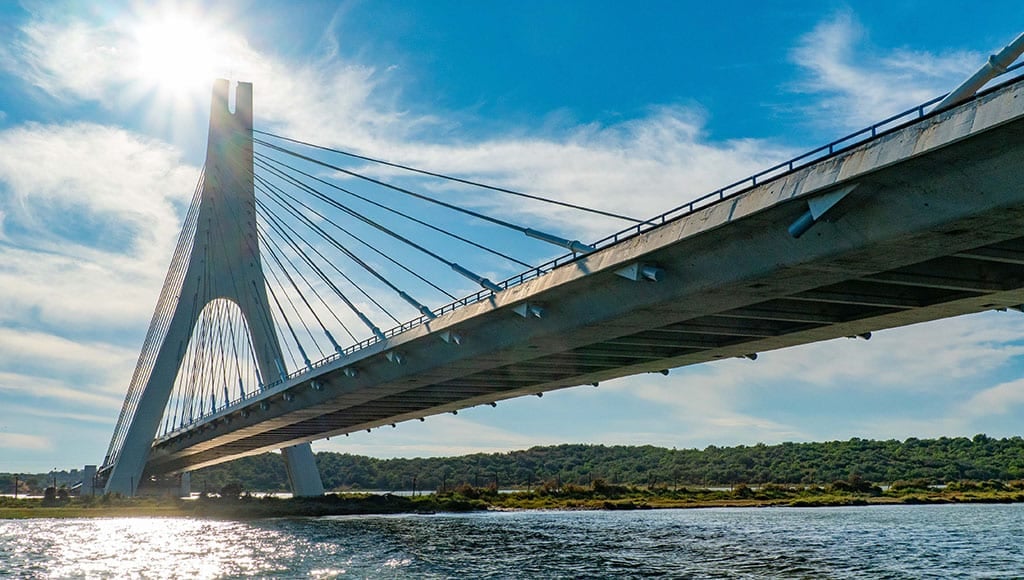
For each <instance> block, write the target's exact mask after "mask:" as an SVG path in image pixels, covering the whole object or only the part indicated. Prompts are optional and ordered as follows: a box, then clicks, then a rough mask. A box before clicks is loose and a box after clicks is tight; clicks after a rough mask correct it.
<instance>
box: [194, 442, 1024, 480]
mask: <svg viewBox="0 0 1024 580" xmlns="http://www.w3.org/2000/svg"><path fill="white" fill-rule="evenodd" d="M317 463H318V464H319V466H320V471H321V474H322V476H323V481H324V486H325V487H326V488H327V489H353V490H360V489H374V490H378V489H379V490H407V489H412V488H413V487H415V488H416V489H420V490H434V489H438V488H441V487H446V488H452V487H455V486H458V485H461V484H463V483H468V484H470V485H474V486H478V487H480V486H489V485H492V484H495V483H496V484H497V485H498V487H501V488H512V487H522V488H525V487H528V486H536V485H538V484H540V483H543V482H545V481H551V480H554V481H560V482H562V483H577V484H581V485H585V484H587V483H589V482H590V481H591V480H593V479H598V478H600V479H603V480H605V481H607V482H608V483H612V484H633V485H667V486H675V485H689V486H694V485H698V486H716V485H735V484H739V483H746V484H760V483H769V482H771V483H808V484H809V483H817V484H824V483H831V482H833V481H836V480H841V479H848V478H850V477H851V476H854V475H856V476H860V477H861V478H863V479H865V480H867V481H872V482H875V483H882V484H886V483H892V482H893V481H898V480H911V479H927V480H929V481H931V482H933V483H945V482H950V481H959V480H989V479H997V480H1004V481H1005V480H1015V479H1024V439H1021V438H1020V437H1012V438H1009V439H993V438H991V437H988V436H986V435H976V436H974V437H973V438H972V439H968V438H966V437H955V438H948V437H942V438H939V439H915V438H911V439H907V440H906V441H896V440H889V441H872V440H865V439H857V438H854V439H850V440H849V441H829V442H825V443H783V444H781V445H764V444H758V445H753V446H745V445H740V446H737V447H715V446H711V447H708V448H706V449H704V450H698V449H678V450H677V449H665V448H661V447H652V446H649V445H645V446H640V447H628V446H618V445H617V446H605V445H556V446H551V447H534V448H531V449H528V450H526V451H513V452H510V453H492V454H475V455H466V456H462V457H443V458H426V459H374V458H371V457H363V456H359V455H349V454H343V453H319V454H317ZM232 482H239V483H241V484H242V485H243V487H244V488H245V489H249V490H258V491H274V490H285V489H287V478H286V475H285V471H284V464H283V462H282V460H281V457H280V455H277V454H272V453H267V454H264V455H258V456H254V457H246V458H242V459H239V460H237V461H233V462H231V463H226V464H223V465H217V466H213V467H209V468H206V469H202V470H199V471H197V472H195V473H194V474H193V476H192V488H193V490H195V491H202V490H203V489H204V488H205V489H208V490H210V491H215V490H218V489H220V488H221V487H222V486H223V485H225V484H227V483H232ZM414 482H415V483H414Z"/></svg>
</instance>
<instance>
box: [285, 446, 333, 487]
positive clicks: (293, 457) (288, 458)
mask: <svg viewBox="0 0 1024 580" xmlns="http://www.w3.org/2000/svg"><path fill="white" fill-rule="evenodd" d="M281 455H282V456H283V457H284V466H285V469H286V470H287V471H288V483H289V484H290V485H291V488H292V495H294V496H298V497H309V496H317V495H323V494H324V484H323V482H322V481H321V480H320V471H319V470H318V469H317V467H316V456H315V455H313V449H312V448H311V447H310V445H309V443H303V444H301V445H293V446H291V447H286V448H284V449H282V450H281Z"/></svg>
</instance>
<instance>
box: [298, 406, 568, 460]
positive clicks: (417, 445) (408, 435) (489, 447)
mask: <svg viewBox="0 0 1024 580" xmlns="http://www.w3.org/2000/svg"><path fill="white" fill-rule="evenodd" d="M563 442H564V441H561V440H559V439H557V438H556V437H550V436H547V437H546V436H534V435H529V434H525V433H518V432H514V431H509V430H505V429H500V428H497V427H494V426H491V425H487V424H485V423H481V422H477V421H472V420H468V419H464V418H462V417H456V416H452V415H439V416H436V417H430V418H428V419H427V420H426V421H425V422H423V423H420V422H416V421H413V422H407V423H403V424H401V425H400V426H398V428H396V429H391V428H388V427H383V428H380V429H375V430H373V431H372V432H371V433H366V432H362V433H353V434H352V435H351V436H349V437H340V438H335V439H332V440H330V441H319V442H317V443H316V444H315V446H316V447H315V448H316V450H318V451H337V452H342V453H356V454H363V455H370V456H378V457H379V456H389V457H394V456H400V457H438V456H449V455H465V454H469V453H495V452H502V451H509V450H513V449H526V448H529V447H533V446H535V445H555V444H558V443H563Z"/></svg>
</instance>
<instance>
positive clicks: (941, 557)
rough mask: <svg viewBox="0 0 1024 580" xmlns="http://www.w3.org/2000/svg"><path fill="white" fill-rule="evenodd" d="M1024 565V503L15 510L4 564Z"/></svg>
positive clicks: (388, 572) (360, 568)
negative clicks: (210, 512)
mask: <svg viewBox="0 0 1024 580" xmlns="http://www.w3.org/2000/svg"><path fill="white" fill-rule="evenodd" d="M651 576H661V577H666V578H766V577H769V578H873V579H875V578H942V579H945V578H1015V577H1016V578H1021V577H1024V505H1022V504H1014V505H935V506H870V507H848V508H737V509H730V508H712V509H694V510H658V511H632V512H583V511H573V512H541V511H536V512H484V513H472V514H437V515H408V516H386V517H385V516H358V517H325V518H278V519H266V520H257V521H250V522H228V521H213V520H199V519H188V518H135V519H126V518H109V519H67V520H52V519H37V520H0V577H3V578H7V577H15V578H73V577H90V578H95V577H116V578H121V577H143V578H251V577H268V578H339V577H340V578H401V577H415V578H630V577H651Z"/></svg>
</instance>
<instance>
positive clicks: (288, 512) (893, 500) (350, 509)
mask: <svg viewBox="0 0 1024 580" xmlns="http://www.w3.org/2000/svg"><path fill="white" fill-rule="evenodd" d="M851 487H853V489H851ZM1022 487H1024V486H1021V485H1008V484H1004V483H1000V482H986V483H960V484H953V485H950V486H948V487H946V488H943V489H933V488H929V487H928V486H927V485H924V484H921V485H918V486H915V485H913V484H910V485H903V486H898V487H897V486H894V487H893V488H890V489H888V490H886V491H882V490H881V488H878V487H876V486H873V485H870V484H860V485H859V487H857V486H856V485H854V486H845V487H844V486H842V485H840V486H836V485H835V484H833V485H830V486H826V487H820V486H781V485H764V486H760V487H756V488H751V487H748V486H745V485H739V486H736V487H734V488H732V489H728V490H711V489H695V488H686V487H681V488H677V489H668V488H654V489H644V488H634V487H625V486H614V485H606V484H604V483H601V482H595V484H594V485H592V486H587V487H583V486H576V485H566V486H561V487H558V488H541V489H538V490H531V491H520V492H514V493H498V492H497V491H496V490H494V489H483V488H474V487H469V486H463V487H460V488H459V489H457V490H452V491H446V492H443V493H437V494H429V495H422V496H417V497H406V496H396V495H372V494H329V495H326V496H324V497H319V498H294V499H281V498H275V497H269V496H268V497H256V496H242V497H239V498H216V497H213V498H200V499H197V500H194V501H182V500H177V499H154V498H119V497H104V498H81V499H79V498H71V499H69V500H66V501H63V502H56V503H54V502H51V503H50V504H48V505H47V504H46V503H45V502H44V501H43V500H40V499H27V500H26V499H21V500H13V499H10V498H3V499H2V500H0V519H21V518H82V517H208V518H217V519H255V518H267V517H304V516H326V515H356V514H399V513H437V512H465V511H478V510H489V509H490V510H572V509H575V510H635V509H680V508H710V507H769V506H777V507H823V506H860V505H894V504H941V503H1017V502H1024V489H1022Z"/></svg>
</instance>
